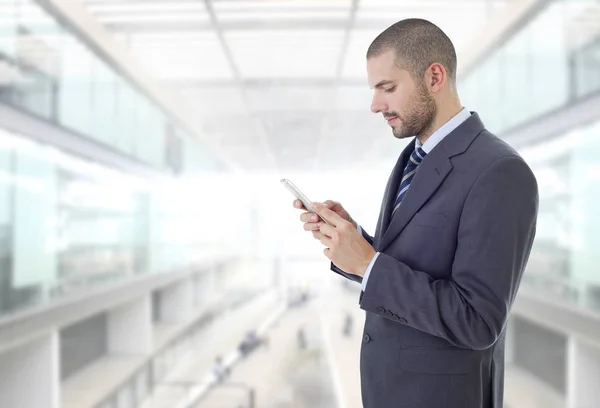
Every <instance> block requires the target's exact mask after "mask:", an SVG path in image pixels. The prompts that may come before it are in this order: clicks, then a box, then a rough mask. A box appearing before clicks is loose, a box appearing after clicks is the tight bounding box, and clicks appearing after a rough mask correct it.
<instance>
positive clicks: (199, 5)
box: [87, 0, 206, 14]
mask: <svg viewBox="0 0 600 408" xmlns="http://www.w3.org/2000/svg"><path fill="white" fill-rule="evenodd" d="M87 9H88V10H89V11H91V12H92V13H107V14H108V13H119V12H122V13H131V12H144V11H164V12H170V11H206V6H205V4H204V3H203V2H201V1H199V0H196V1H192V2H164V3H150V2H143V3H124V4H119V3H116V4H98V5H89V6H87Z"/></svg>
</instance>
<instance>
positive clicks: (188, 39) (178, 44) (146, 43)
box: [127, 32, 233, 79]
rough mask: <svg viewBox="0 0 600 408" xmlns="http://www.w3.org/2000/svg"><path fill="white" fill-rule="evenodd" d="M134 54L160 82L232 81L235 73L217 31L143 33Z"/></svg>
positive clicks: (132, 44) (132, 41) (133, 38)
mask: <svg viewBox="0 0 600 408" xmlns="http://www.w3.org/2000/svg"><path fill="white" fill-rule="evenodd" d="M127 43H128V45H129V49H130V52H131V53H132V54H133V55H134V56H135V57H136V58H137V59H138V60H139V61H140V63H141V64H142V66H143V67H144V68H146V70H147V71H148V72H149V73H150V74H151V75H153V76H154V77H157V78H160V79H231V78H233V72H232V70H231V65H230V64H229V63H228V61H227V58H226V57H225V53H224V52H223V48H222V47H221V44H220V42H219V39H218V37H217V34H216V33H215V32H198V33H177V32H174V33H143V34H142V33H140V34H132V35H130V37H129V39H128V42H127Z"/></svg>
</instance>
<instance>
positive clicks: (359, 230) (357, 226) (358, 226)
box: [356, 224, 362, 235]
mask: <svg viewBox="0 0 600 408" xmlns="http://www.w3.org/2000/svg"><path fill="white" fill-rule="evenodd" d="M356 229H357V230H358V232H360V235H362V228H361V227H360V225H358V224H356Z"/></svg>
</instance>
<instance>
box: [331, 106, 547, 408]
mask: <svg viewBox="0 0 600 408" xmlns="http://www.w3.org/2000/svg"><path fill="white" fill-rule="evenodd" d="M413 150H414V141H413V143H411V144H410V145H409V146H408V147H407V148H406V149H405V150H404V152H403V153H402V155H401V157H400V158H399V159H398V162H397V164H396V166H395V168H394V170H393V172H392V175H391V177H390V180H389V182H388V185H387V188H386V191H385V196H384V199H383V204H382V206H381V212H380V215H379V221H378V223H377V230H376V233H375V236H374V237H370V236H369V235H368V234H367V233H366V232H363V235H364V237H365V238H366V239H367V240H368V241H369V242H370V243H371V244H372V245H373V247H374V248H375V250H377V251H378V252H380V255H379V257H378V259H377V261H376V262H375V264H374V266H373V269H372V271H371V274H370V277H369V281H368V284H367V287H366V290H365V292H362V293H361V296H360V307H361V308H362V309H364V310H365V311H366V312H367V313H366V320H365V327H364V333H363V340H362V341H363V343H362V349H361V356H360V371H361V382H362V398H363V405H364V408H501V407H502V394H503V385H504V329H505V324H506V320H507V315H508V313H509V310H510V307H511V305H512V303H513V300H514V298H515V295H516V293H517V289H518V287H519V283H520V280H521V276H522V273H523V269H524V268H525V265H526V263H527V259H528V257H529V253H530V250H531V245H532V242H533V239H534V235H535V225H536V218H537V209H538V189H537V183H536V180H535V177H534V175H533V173H532V172H531V170H530V168H529V167H528V166H527V164H526V163H525V162H524V161H523V159H521V157H520V156H519V155H518V154H517V152H516V151H515V150H513V149H512V148H511V147H509V146H508V145H507V144H506V143H504V142H503V141H502V140H500V139H498V138H497V137H495V136H494V135H492V134H491V133H490V132H488V131H487V130H485V128H484V126H483V123H482V122H481V120H480V119H479V116H478V115H477V114H476V113H472V115H471V117H470V118H469V119H467V120H466V121H465V122H464V123H462V124H461V125H460V126H459V127H458V128H457V129H456V130H454V131H453V132H451V133H450V134H449V135H448V136H446V137H445V138H444V139H443V140H442V141H441V142H440V143H439V144H438V145H437V146H436V147H435V148H434V149H433V150H432V151H431V152H430V153H429V154H428V155H427V156H426V157H425V159H424V161H423V163H422V164H421V165H420V167H419V169H418V171H417V173H416V175H415V177H414V179H413V181H412V183H411V186H410V188H409V189H408V192H407V194H406V196H405V197H404V201H403V202H402V204H401V205H400V208H399V210H398V211H397V212H396V214H395V215H394V217H393V218H392V219H390V216H391V210H392V205H393V202H394V200H395V198H396V197H395V195H396V192H397V189H398V186H399V184H400V180H401V178H402V171H403V168H404V165H405V163H406V161H407V159H408V157H409V155H410V154H411V153H412V151H413ZM332 269H333V270H334V271H335V272H337V273H340V274H341V275H343V276H345V277H347V278H349V279H352V280H356V281H358V282H360V281H361V278H360V277H358V276H355V275H350V274H348V273H346V272H344V271H342V270H340V269H339V268H337V267H336V266H335V265H332Z"/></svg>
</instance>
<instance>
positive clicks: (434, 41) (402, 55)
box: [367, 19, 458, 139]
mask: <svg viewBox="0 0 600 408" xmlns="http://www.w3.org/2000/svg"><path fill="white" fill-rule="evenodd" d="M367 72H368V76H369V85H370V86H371V87H372V88H374V89H375V94H374V96H373V102H372V104H371V111H373V112H375V113H379V112H381V113H383V116H384V117H385V119H386V120H388V123H389V124H390V126H391V127H392V129H393V132H394V136H395V137H397V138H399V139H402V138H406V137H411V136H424V137H428V136H429V135H430V133H431V132H432V131H433V127H434V124H435V119H436V116H437V114H438V111H439V110H440V108H443V107H444V106H445V105H447V104H448V103H449V102H451V101H453V98H455V99H456V100H457V99H458V96H457V95H456V51H455V50H454V45H453V44H452V41H450V39H449V38H448V36H446V34H444V32H443V31H442V30H441V29H440V28H439V27H437V26H436V25H435V24H433V23H431V22H429V21H427V20H421V19H407V20H402V21H399V22H397V23H395V24H394V25H392V26H391V27H389V28H387V29H386V30H385V31H384V32H382V33H381V34H380V35H379V36H378V37H377V38H375V40H374V41H373V43H372V44H371V46H370V47H369V50H368V51H367Z"/></svg>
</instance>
